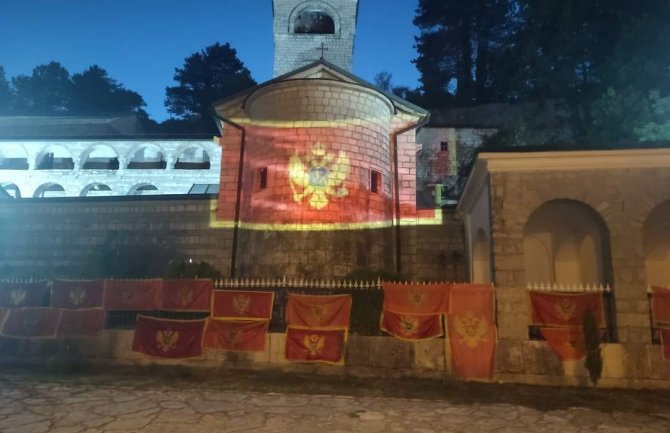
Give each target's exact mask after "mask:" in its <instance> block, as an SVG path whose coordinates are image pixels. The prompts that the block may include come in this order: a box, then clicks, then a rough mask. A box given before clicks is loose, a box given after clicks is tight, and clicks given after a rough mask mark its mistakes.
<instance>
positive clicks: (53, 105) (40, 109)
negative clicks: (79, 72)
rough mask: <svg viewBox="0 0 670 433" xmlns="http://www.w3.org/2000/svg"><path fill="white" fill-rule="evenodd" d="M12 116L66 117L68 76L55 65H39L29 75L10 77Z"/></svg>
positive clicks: (68, 93) (54, 63) (69, 94)
mask: <svg viewBox="0 0 670 433" xmlns="http://www.w3.org/2000/svg"><path fill="white" fill-rule="evenodd" d="M12 87H14V92H15V95H14V110H13V111H14V113H16V114H28V115H54V114H66V113H67V110H68V106H69V103H70V98H71V95H72V81H70V73H69V72H68V71H67V70H66V69H65V68H64V67H63V66H62V65H61V64H60V63H58V62H50V63H49V64H46V65H39V66H37V67H35V69H33V73H32V75H30V76H27V75H18V76H16V77H14V78H12Z"/></svg>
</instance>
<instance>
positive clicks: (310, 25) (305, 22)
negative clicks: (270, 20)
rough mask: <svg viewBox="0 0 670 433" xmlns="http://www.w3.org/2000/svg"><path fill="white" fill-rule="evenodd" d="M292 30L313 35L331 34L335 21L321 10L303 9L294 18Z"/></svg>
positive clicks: (333, 31) (333, 30)
mask: <svg viewBox="0 0 670 433" xmlns="http://www.w3.org/2000/svg"><path fill="white" fill-rule="evenodd" d="M293 31H294V32H295V33H307V34H313V35H332V34H333V33H335V22H334V21H333V19H332V18H331V17H330V15H328V14H327V13H325V12H323V11H321V10H318V9H305V10H304V11H302V12H300V14H298V17H297V18H296V19H295V24H294V27H293Z"/></svg>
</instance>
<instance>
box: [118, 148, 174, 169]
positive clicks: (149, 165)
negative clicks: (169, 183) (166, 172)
mask: <svg viewBox="0 0 670 433" xmlns="http://www.w3.org/2000/svg"><path fill="white" fill-rule="evenodd" d="M165 167H167V162H166V161H165V155H164V154H163V152H162V151H161V150H160V148H158V147H157V146H154V145H150V144H149V145H146V146H142V147H140V148H139V149H137V150H136V151H135V152H134V153H133V155H132V156H131V157H130V160H129V162H128V168H129V169H131V170H133V169H135V170H142V169H144V170H151V169H153V170H162V169H164V168H165Z"/></svg>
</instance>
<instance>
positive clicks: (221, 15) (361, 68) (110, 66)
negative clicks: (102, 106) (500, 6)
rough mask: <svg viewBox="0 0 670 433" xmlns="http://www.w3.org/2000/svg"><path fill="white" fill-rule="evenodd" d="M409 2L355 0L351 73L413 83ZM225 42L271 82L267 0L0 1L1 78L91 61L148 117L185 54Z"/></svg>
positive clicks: (158, 115)
mask: <svg viewBox="0 0 670 433" xmlns="http://www.w3.org/2000/svg"><path fill="white" fill-rule="evenodd" d="M416 5H417V0H360V5H359V15H358V27H357V33H356V42H355V45H354V69H353V72H354V74H356V75H358V76H360V77H361V78H363V79H366V80H368V81H372V80H373V77H374V76H375V74H376V73H378V72H380V71H388V72H391V73H392V74H393V84H394V85H404V86H409V87H416V86H417V85H418V81H417V80H418V76H419V74H418V72H417V70H416V68H415V67H414V65H413V64H412V63H411V60H412V59H413V58H415V57H416V51H415V49H414V35H415V34H417V29H416V27H414V25H413V24H412V20H413V18H414V15H415V9H416ZM217 41H219V42H221V43H224V42H229V43H230V44H231V46H233V47H234V48H235V49H236V50H237V54H238V57H239V58H240V59H241V60H242V61H243V62H244V64H245V65H246V67H247V68H249V70H250V71H251V74H252V76H253V77H254V79H255V80H256V81H258V82H259V83H261V82H263V81H267V80H269V79H271V78H272V66H273V55H274V44H273V40H272V2H271V0H216V1H215V0H190V1H185V0H112V1H104V2H103V1H100V0H1V1H0V65H1V66H3V67H4V68H5V72H6V74H7V77H8V78H9V77H13V76H15V75H18V74H28V75H29V74H30V73H31V71H32V69H33V68H34V67H35V66H37V65H39V64H44V63H48V62H49V61H51V60H55V61H58V62H60V63H61V64H63V66H65V68H67V70H68V71H69V72H70V73H71V74H72V73H76V72H81V71H82V70H84V69H85V68H87V67H88V66H90V65H93V64H97V65H100V66H101V67H103V68H104V69H106V70H107V72H108V73H109V75H110V76H111V77H112V78H114V79H116V80H117V81H119V82H121V83H122V84H123V85H124V86H125V87H126V88H129V89H132V90H135V91H136V92H138V93H140V94H141V95H142V96H143V97H144V99H145V101H146V103H147V107H146V109H147V111H148V112H149V114H150V115H151V116H152V117H153V118H154V119H156V120H159V121H160V120H163V119H165V118H166V117H167V116H168V115H167V112H166V110H165V107H164V105H163V100H164V95H165V87H167V86H171V85H173V84H174V82H173V80H172V76H173V75H174V68H175V67H181V66H182V65H183V62H184V58H186V57H187V56H189V55H190V54H192V53H194V52H196V51H199V50H201V49H203V48H205V47H206V46H208V45H211V44H213V43H215V42H217Z"/></svg>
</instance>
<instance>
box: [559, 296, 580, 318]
mask: <svg viewBox="0 0 670 433" xmlns="http://www.w3.org/2000/svg"><path fill="white" fill-rule="evenodd" d="M554 308H555V310H556V315H557V316H558V317H559V318H560V319H562V320H564V321H566V322H567V321H568V320H570V319H572V318H574V317H575V313H576V312H577V304H575V301H573V300H572V299H561V301H560V302H557V303H556V305H555V307H554Z"/></svg>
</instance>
